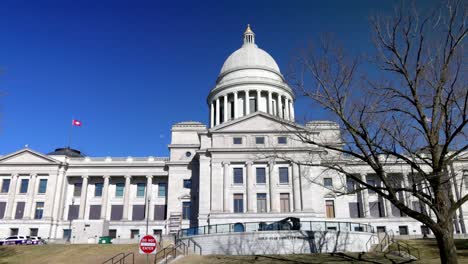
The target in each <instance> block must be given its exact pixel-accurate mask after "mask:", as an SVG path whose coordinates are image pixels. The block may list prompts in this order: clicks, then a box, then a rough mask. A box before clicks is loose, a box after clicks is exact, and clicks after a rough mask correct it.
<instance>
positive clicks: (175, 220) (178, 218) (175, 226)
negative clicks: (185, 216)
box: [168, 212, 182, 234]
mask: <svg viewBox="0 0 468 264" xmlns="http://www.w3.org/2000/svg"><path fill="white" fill-rule="evenodd" d="M168 221H169V224H168V228H169V234H177V233H178V232H179V231H180V227H181V225H182V213H180V212H171V213H170V215H169V219H168Z"/></svg>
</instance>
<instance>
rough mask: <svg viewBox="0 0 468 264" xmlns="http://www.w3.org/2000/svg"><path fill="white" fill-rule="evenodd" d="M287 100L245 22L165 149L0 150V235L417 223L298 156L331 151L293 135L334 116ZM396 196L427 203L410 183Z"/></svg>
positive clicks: (461, 222)
mask: <svg viewBox="0 0 468 264" xmlns="http://www.w3.org/2000/svg"><path fill="white" fill-rule="evenodd" d="M200 100H201V98H200ZM294 101H295V96H294V93H293V91H292V90H291V88H290V87H289V86H288V85H287V83H286V82H285V80H284V77H283V75H282V74H281V72H280V69H279V67H278V65H277V64H276V62H275V60H274V59H273V58H272V57H271V56H270V55H269V54H268V53H267V52H265V51H264V50H262V49H260V48H259V47H258V46H257V45H256V43H255V34H254V33H253V31H252V30H251V29H250V27H248V28H247V30H246V31H245V33H244V35H243V43H242V46H241V47H240V48H239V49H238V50H236V51H235V52H234V53H232V54H231V55H230V56H229V57H228V58H227V60H226V61H225V62H224V65H223V67H222V69H221V72H220V73H219V76H218V78H217V80H216V85H215V87H214V88H213V89H212V90H211V91H210V93H209V95H208V97H207V106H208V107H209V110H210V120H209V124H208V126H207V125H205V124H203V123H200V122H193V121H189V122H181V123H177V124H175V125H173V126H172V131H171V132H172V138H171V144H170V145H169V150H170V156H169V157H162V158H160V157H123V158H121V157H102V158H101V157H88V156H84V155H83V154H82V153H80V152H79V151H77V150H74V149H70V148H63V149H57V150H55V151H54V152H51V153H48V154H43V153H38V152H36V151H34V150H31V149H29V148H25V149H21V150H19V151H17V152H15V153H11V154H7V155H4V156H1V157H0V187H1V190H0V219H1V220H0V237H6V236H10V235H17V234H19V235H31V236H37V235H38V236H41V237H43V238H49V239H53V240H67V239H71V241H72V242H74V243H86V242H95V241H96V238H97V237H99V236H102V235H110V236H112V237H115V238H117V239H118V240H119V241H121V242H122V243H123V242H126V241H127V242H128V241H131V240H132V239H137V238H138V236H139V235H140V234H144V233H145V232H146V230H145V229H146V221H147V220H148V223H149V229H150V231H149V232H150V233H155V234H169V233H174V232H178V231H179V230H180V229H183V228H189V227H194V226H206V225H216V224H226V223H230V224H233V223H248V222H266V223H269V222H273V221H277V220H280V219H283V218H286V217H297V218H300V219H301V221H327V222H328V223H330V224H329V225H328V228H329V229H333V228H336V225H333V223H336V222H340V223H349V222H354V223H362V224H371V225H373V226H374V227H375V228H377V229H378V230H380V231H382V230H393V231H394V232H395V233H397V234H410V235H412V234H421V232H422V230H424V227H422V226H421V224H420V223H419V222H417V221H415V220H413V219H411V218H409V217H406V216H405V215H403V214H401V213H400V211H399V210H398V209H397V208H396V207H394V206H392V205H391V204H390V203H389V202H388V201H386V200H383V199H382V197H379V196H378V195H377V194H375V193H373V192H371V191H367V190H364V191H359V192H356V194H353V195H346V196H337V195H336V191H337V190H338V191H339V190H344V189H346V190H350V189H354V188H355V187H356V186H355V185H354V183H353V182H352V181H350V180H348V179H346V178H343V177H342V176H340V175H338V174H336V173H332V172H329V171H327V170H325V169H324V168H323V167H320V166H304V165H303V164H301V163H302V162H311V163H313V164H315V165H317V164H321V162H323V161H324V159H330V157H331V158H333V157H338V156H333V155H336V154H334V153H328V152H326V151H324V149H321V148H318V147H313V146H310V145H306V144H304V143H302V141H301V140H300V139H299V135H301V134H302V135H304V134H306V135H308V136H311V137H314V138H315V140H320V141H322V142H326V143H327V144H335V145H337V146H339V145H342V142H341V136H340V129H339V126H338V125H337V124H336V123H334V122H331V121H312V122H309V123H306V124H305V125H301V124H298V123H296V122H295V113H294ZM297 161H300V162H299V163H298V162H297ZM343 164H344V165H345V166H348V168H352V169H353V170H355V172H356V173H359V174H361V176H362V177H363V179H364V180H365V181H367V182H368V183H372V184H380V183H379V182H378V180H377V178H375V177H374V176H373V175H372V171H371V169H370V168H368V167H366V166H364V165H363V164H360V163H356V162H345V161H343ZM467 164H468V158H460V159H458V160H457V161H455V166H454V168H455V171H456V173H457V175H459V176H460V177H462V176H465V179H466V178H467V176H466V175H467V172H466V171H463V168H466V165H467ZM388 170H389V173H392V174H394V177H395V179H397V180H398V181H399V182H400V183H401V184H406V185H407V184H408V175H409V174H410V173H411V170H410V168H407V167H406V166H405V165H402V164H400V163H398V162H395V163H393V164H389V165H388ZM467 183H468V182H467ZM465 186H468V184H466V185H465ZM467 191H468V189H463V190H462V192H463V194H466V193H467ZM401 199H402V201H404V203H406V204H408V205H411V206H412V207H413V208H415V209H417V210H426V209H425V208H424V207H421V205H420V204H419V202H418V201H417V199H415V197H412V196H411V195H408V196H405V197H401ZM465 212H466V213H465ZM428 213H430V212H429V210H428ZM467 218H468V208H467V206H466V205H464V206H463V208H462V209H461V210H460V211H459V212H457V219H455V222H456V226H458V227H457V230H458V231H459V232H465V228H464V226H465V225H466V224H468V222H467V220H466V219H467ZM338 228H339V227H338Z"/></svg>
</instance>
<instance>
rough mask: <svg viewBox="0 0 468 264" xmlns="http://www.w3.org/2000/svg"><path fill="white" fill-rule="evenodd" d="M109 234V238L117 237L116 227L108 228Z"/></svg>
mask: <svg viewBox="0 0 468 264" xmlns="http://www.w3.org/2000/svg"><path fill="white" fill-rule="evenodd" d="M109 236H110V237H111V238H116V237H117V229H109Z"/></svg>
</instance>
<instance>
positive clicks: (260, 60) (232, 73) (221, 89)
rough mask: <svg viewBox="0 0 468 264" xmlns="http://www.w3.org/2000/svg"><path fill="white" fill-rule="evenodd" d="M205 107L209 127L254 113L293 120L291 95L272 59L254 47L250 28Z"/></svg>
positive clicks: (217, 81)
mask: <svg viewBox="0 0 468 264" xmlns="http://www.w3.org/2000/svg"><path fill="white" fill-rule="evenodd" d="M208 105H209V107H210V127H214V126H216V125H219V124H222V123H224V122H227V121H230V120H233V119H236V118H239V117H242V116H245V115H248V114H251V113H254V112H257V111H262V112H265V113H268V114H271V115H274V116H277V117H280V118H283V119H286V120H290V121H294V93H293V92H292V90H291V88H289V86H288V85H287V84H286V82H285V80H284V77H283V76H282V75H281V72H280V69H279V67H278V65H277V64H276V62H275V60H274V59H273V58H272V57H271V56H270V55H269V54H268V53H267V52H266V51H264V50H262V49H260V48H258V46H257V45H256V44H255V33H254V32H253V31H252V30H251V29H250V25H248V26H247V29H246V31H245V33H244V43H243V45H242V47H241V48H240V49H238V50H236V51H235V52H233V53H232V54H231V55H230V56H229V57H228V58H227V59H226V61H225V62H224V64H223V67H222V68H221V72H220V73H219V76H218V79H217V80H216V86H215V87H214V88H213V89H212V90H211V92H210V94H209V95H208Z"/></svg>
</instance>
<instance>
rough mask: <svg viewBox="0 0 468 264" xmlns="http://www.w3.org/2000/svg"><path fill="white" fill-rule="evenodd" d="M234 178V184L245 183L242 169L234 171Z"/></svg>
mask: <svg viewBox="0 0 468 264" xmlns="http://www.w3.org/2000/svg"><path fill="white" fill-rule="evenodd" d="M233 176H234V179H233V180H234V184H243V183H244V175H243V169H242V168H234V170H233Z"/></svg>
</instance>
